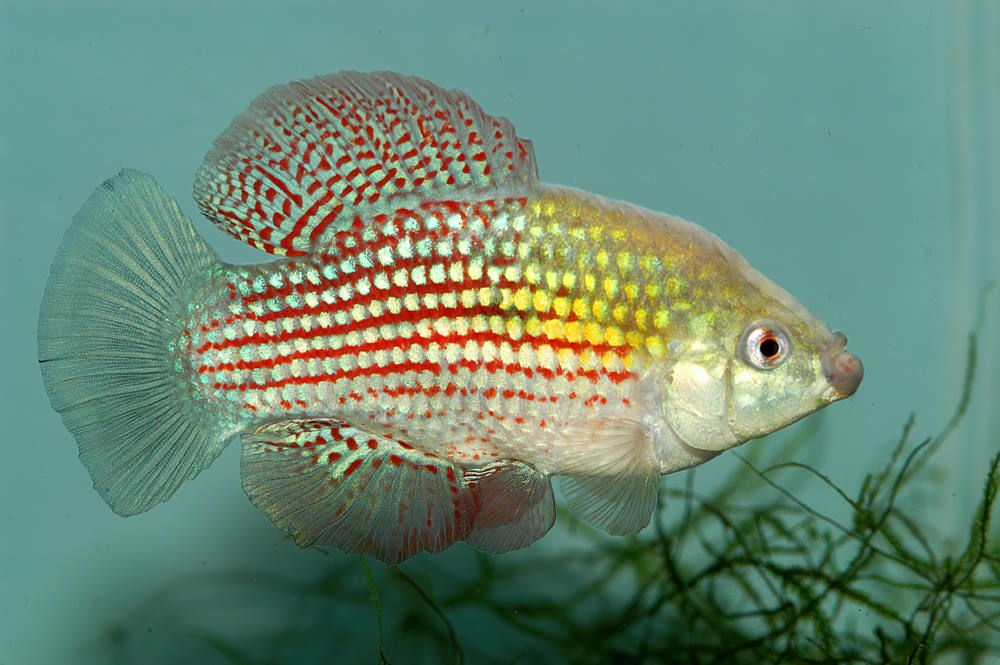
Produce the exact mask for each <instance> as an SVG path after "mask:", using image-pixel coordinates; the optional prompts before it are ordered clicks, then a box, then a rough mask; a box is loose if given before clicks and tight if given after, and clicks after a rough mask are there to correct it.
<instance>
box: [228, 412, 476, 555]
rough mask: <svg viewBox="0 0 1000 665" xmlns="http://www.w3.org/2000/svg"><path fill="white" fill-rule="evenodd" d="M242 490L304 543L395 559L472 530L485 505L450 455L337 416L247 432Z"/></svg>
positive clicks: (440, 547) (439, 545) (436, 549)
mask: <svg viewBox="0 0 1000 665" xmlns="http://www.w3.org/2000/svg"><path fill="white" fill-rule="evenodd" d="M243 489H244V490H245V491H246V493H247V495H248V496H249V497H250V500H251V501H252V502H253V503H254V505H256V506H257V507H258V508H260V509H261V510H262V511H264V513H265V514H267V516H268V517H269V518H270V519H271V521H272V522H274V524H275V525H276V526H278V527H279V528H280V529H282V530H284V531H285V532H286V533H288V534H289V535H291V536H292V537H293V538H294V539H295V542H296V543H298V544H299V545H300V546H302V547H305V546H307V545H312V544H315V545H324V546H333V547H337V548H340V549H342V550H344V551H346V552H356V553H362V554H368V555H371V556H374V557H377V558H379V559H381V560H382V561H385V562H386V563H390V564H391V563H398V562H400V561H402V560H404V559H406V558H409V557H411V556H413V555H415V554H417V553H419V552H422V551H428V552H440V551H441V550H443V549H445V548H447V547H448V546H450V545H451V544H452V543H454V542H455V541H458V540H462V539H464V538H465V537H466V536H467V535H469V533H470V531H471V529H472V522H473V520H474V519H475V514H476V510H477V499H476V497H475V495H474V493H473V492H471V491H470V490H469V489H468V487H466V486H465V484H464V482H463V478H462V476H461V470H460V469H456V468H455V467H453V466H452V465H451V464H450V463H449V462H447V461H446V460H443V459H441V458H439V457H436V456H434V455H431V454H428V453H424V452H421V451H420V450H418V449H417V448H414V447H413V446H410V445H409V444H407V443H404V442H401V441H397V440H394V439H391V438H389V437H387V436H382V435H377V434H373V433H370V432H367V431H364V430H362V429H360V428H357V427H354V426H352V425H350V424H348V423H345V422H342V421H339V420H332V419H329V420H328V419H311V420H284V421H278V422H274V423H269V424H267V425H264V426H262V427H260V428H258V429H256V430H254V431H251V432H249V433H246V434H244V435H243Z"/></svg>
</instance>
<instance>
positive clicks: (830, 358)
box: [820, 332, 865, 402]
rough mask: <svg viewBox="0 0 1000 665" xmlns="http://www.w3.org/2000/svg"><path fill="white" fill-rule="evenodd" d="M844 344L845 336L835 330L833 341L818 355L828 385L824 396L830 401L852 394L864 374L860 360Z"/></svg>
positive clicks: (845, 342) (845, 341)
mask: <svg viewBox="0 0 1000 665" xmlns="http://www.w3.org/2000/svg"><path fill="white" fill-rule="evenodd" d="M846 346H847V336H846V335H844V333H842V332H835V333H833V343H832V344H830V346H829V347H827V348H826V350H825V351H823V353H822V354H821V355H820V362H821V363H822V366H823V374H824V375H825V376H826V382H827V383H828V384H829V385H830V388H829V389H828V390H827V391H826V393H825V394H824V397H826V398H827V399H829V400H830V401H831V402H833V401H836V400H839V399H844V398H845V397H850V396H851V395H853V394H854V392H855V391H856V390H857V389H858V386H859V385H861V379H863V378H864V376H865V368H864V365H862V364H861V360H860V359H859V358H858V357H857V356H856V355H854V354H853V353H851V352H850V351H848V350H847V349H846V348H845V347H846Z"/></svg>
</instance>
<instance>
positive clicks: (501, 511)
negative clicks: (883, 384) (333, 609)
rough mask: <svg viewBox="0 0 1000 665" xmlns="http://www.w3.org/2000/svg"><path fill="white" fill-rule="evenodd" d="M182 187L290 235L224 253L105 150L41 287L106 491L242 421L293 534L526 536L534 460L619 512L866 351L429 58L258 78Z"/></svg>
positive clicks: (493, 544) (59, 396) (51, 374)
mask: <svg viewBox="0 0 1000 665" xmlns="http://www.w3.org/2000/svg"><path fill="white" fill-rule="evenodd" d="M195 198H196V200H197V201H198V203H199V206H200V207H201V209H202V211H203V212H205V214H206V215H207V216H208V217H209V218H210V219H212V220H213V221H216V222H217V223H219V224H220V225H221V226H222V227H223V228H224V229H225V230H226V231H227V232H229V233H231V234H232V235H234V236H236V237H238V238H240V239H242V240H245V241H247V242H249V243H250V244H252V245H254V246H256V247H258V248H260V249H263V250H264V251H267V252H270V253H272V254H277V255H284V258H281V259H278V260H276V261H272V262H270V263H265V264H260V265H253V266H233V265H228V264H225V263H223V262H221V261H220V260H218V258H217V257H215V256H214V254H213V253H212V252H211V250H210V249H208V248H207V246H205V245H204V243H203V241H201V240H200V239H199V238H197V237H196V236H194V233H193V229H191V228H190V223H189V222H187V220H186V219H184V218H183V215H182V214H181V213H180V212H179V210H178V209H177V208H176V204H175V203H174V202H173V201H172V199H170V198H169V197H168V196H167V195H166V194H165V193H163V192H162V190H159V188H158V186H157V185H156V184H155V183H154V182H153V181H152V179H151V178H149V177H148V176H145V175H143V174H139V173H137V172H123V173H122V174H120V175H119V176H117V177H116V178H115V179H112V180H110V181H108V182H107V183H105V185H104V186H102V188H99V189H98V191H97V192H96V193H95V195H94V196H93V197H92V199H91V201H90V202H88V204H87V205H85V207H84V209H83V210H82V211H81V213H80V214H79V215H78V218H77V220H76V221H75V223H74V227H73V228H71V231H70V233H69V234H68V235H67V240H66V241H64V245H63V248H61V250H60V255H59V256H57V258H56V262H55V264H54V267H53V276H52V277H51V278H50V281H49V284H48V286H47V290H46V298H45V300H44V301H43V306H42V313H41V316H40V323H39V357H40V360H41V361H42V363H43V364H42V368H43V376H44V377H45V379H46V386H47V388H48V390H49V393H50V396H51V397H52V400H53V405H54V406H55V408H56V409H57V410H59V411H61V412H62V413H63V417H64V419H65V420H66V422H67V426H68V427H69V429H70V430H71V431H73V432H74V434H75V435H76V436H77V440H78V443H79V444H80V449H81V458H82V459H83V461H84V464H85V465H86V466H87V467H88V469H89V470H90V471H91V474H92V476H93V477H94V480H95V486H96V487H97V489H98V490H99V491H100V492H101V493H102V495H103V496H104V497H105V499H106V500H107V501H108V502H109V504H110V505H111V506H112V508H114V509H115V510H117V511H118V512H120V513H123V514H132V513H135V512H141V511H142V510H145V509H148V508H149V507H151V506H152V505H155V504H156V503H158V502H160V501H162V500H164V499H166V498H167V497H169V496H170V494H172V493H173V491H174V490H176V488H177V486H179V484H180V483H181V482H183V480H184V479H186V478H188V477H191V476H193V475H195V474H196V473H197V472H198V471H199V470H200V469H201V468H203V467H204V466H207V464H208V463H210V462H211V460H212V459H214V457H215V456H216V455H217V454H218V452H219V451H220V450H221V448H222V446H224V444H225V442H226V441H228V440H230V439H232V438H235V437H240V438H241V439H242V444H243V447H244V461H243V477H244V488H245V489H246V491H247V493H248V495H249V496H250V498H251V500H252V501H254V503H255V504H256V505H258V506H259V507H261V508H262V509H263V510H264V511H265V512H266V513H267V514H268V515H269V516H270V517H271V519H272V520H273V521H274V522H275V523H276V524H277V525H278V526H279V527H281V528H283V529H284V530H286V531H288V532H289V533H291V534H292V535H293V536H294V537H295V538H296V540H297V542H299V543H300V544H302V545H306V544H312V543H319V544H326V545H332V546H337V547H340V548H342V549H345V550H347V551H360V552H364V553H370V554H373V555H375V556H379V557H380V558H382V559H383V560H385V561H388V562H396V561H400V560H402V559H405V558H406V557H408V556H411V555H412V554H415V553H417V552H419V551H422V550H430V551H439V550H441V549H443V548H445V547H447V546H448V545H450V544H451V543H452V542H455V541H456V540H466V541H468V542H470V543H472V544H473V545H475V546H477V547H479V548H480V549H484V550H486V551H492V552H501V551H507V550H509V549H514V548H517V547H522V546H524V545H526V544H528V543H530V542H532V541H533V540H535V539H537V538H538V537H540V536H541V535H542V534H544V533H545V532H546V531H547V530H548V528H549V527H551V525H552V522H553V520H554V503H553V499H552V491H551V485H550V478H551V477H553V476H559V477H561V478H562V479H563V489H564V493H565V495H566V497H567V500H568V503H569V506H570V508H571V509H572V510H574V512H576V513H578V514H579V515H581V516H582V517H583V518H585V519H587V520H588V521H590V522H591V523H593V524H595V525H596V526H599V527H601V528H604V529H605V530H607V531H609V532H611V533H631V532H635V531H638V530H639V529H641V528H642V527H644V526H645V525H646V524H647V523H648V521H649V517H650V515H651V512H652V509H653V506H654V504H655V500H656V490H657V486H658V479H659V476H660V475H661V474H664V473H669V472H672V471H677V470H680V469H684V468H687V467H690V466H693V465H695V464H699V463H701V462H704V461H706V460H708V459H710V458H712V457H714V456H715V455H717V454H718V453H719V452H721V451H722V450H725V449H727V448H730V447H733V446H735V445H738V444H740V443H742V442H744V441H746V440H748V439H752V438H756V437H759V436H763V435H764V434H767V433H769V432H771V431H773V430H775V429H778V428H780V427H783V426H785V425H787V424H789V423H790V422H794V421H795V420H797V419H799V418H801V417H803V416H805V415H808V414H809V413H811V412H813V411H815V410H816V409H818V408H821V407H823V406H825V405H826V404H829V403H831V402H833V401H836V400H837V399H841V398H843V397H846V396H848V395H849V394H851V393H853V392H854V390H855V389H856V388H857V385H858V383H859V382H860V379H861V371H862V370H861V365H860V362H859V361H857V359H856V358H855V357H854V356H853V355H852V354H850V353H849V352H847V351H846V350H845V349H844V345H845V343H846V340H845V339H844V338H843V336H842V335H840V334H839V333H833V332H832V331H831V330H830V329H829V328H828V327H827V326H826V325H825V324H824V323H822V322H821V321H820V320H819V319H817V318H816V317H815V316H814V315H813V314H811V313H810V312H809V311H808V310H807V309H806V308H805V307H804V306H802V305H801V304H799V303H798V302H797V301H796V300H795V299H794V298H792V297H791V296H790V295H788V294H787V293H786V292H785V291H784V290H782V289H781V288H780V287H778V286H776V285H775V284H773V283H772V282H770V281H769V280H767V278H765V277H763V276H762V275H760V273H758V272H757V271H755V270H754V269H753V268H752V267H750V266H749V264H747V263H746V261H744V260H743V259H742V257H740V256H739V255H738V254H737V253H736V252H735V251H734V250H732V249H731V248H729V247H728V246H727V245H726V244H725V243H723V242H722V241H721V240H719V239H718V238H716V237H715V236H714V235H712V234H711V233H709V232H708V231H706V230H704V229H702V228H701V227H699V226H697V225H694V224H692V223H689V222H686V221H684V220H681V219H678V218H676V217H671V216H669V215H665V214H662V213H657V212H653V211H650V210H646V209H642V208H639V207H636V206H633V205H630V204H626V203H622V202H616V201H610V200H607V199H604V198H601V197H599V196H595V195H592V194H588V193H585V192H580V191H576V190H572V189H568V188H562V187H556V186H552V185H547V184H544V183H542V182H540V181H539V180H538V178H537V174H536V171H535V166H534V155H533V150H532V147H531V144H530V143H529V142H527V141H525V140H523V139H520V138H518V137H517V136H516V134H515V133H514V130H513V127H512V126H511V125H510V123H509V122H507V121H506V120H504V119H502V118H500V119H498V118H493V117H491V116H488V115H486V114H485V113H484V112H483V111H482V110H481V109H480V108H479V107H478V106H477V105H475V103H474V102H472V101H471V100H469V99H468V98H467V97H465V96H464V95H462V94H461V93H457V92H447V91H443V90H441V89H440V88H437V87H436V86H433V85H432V84H430V83H427V82H426V81H421V80H419V79H412V78H407V77H401V76H398V75H392V74H371V75H360V74H339V75H333V76H329V77H323V78H320V79H314V80H312V81H307V82H302V83H296V84H292V85H290V86H283V87H278V88H274V89H272V90H271V91H269V92H268V93H265V95H263V96H262V97H261V98H259V99H258V100H256V101H255V102H254V104H252V105H251V108H250V109H249V110H248V111H247V113H246V114H244V115H243V116H241V117H240V118H238V119H237V120H236V121H235V122H234V123H233V125H232V126H231V127H230V129H229V130H227V132H226V133H224V134H223V136H222V137H220V139H219V140H218V141H217V142H216V145H215V146H214V148H213V150H212V151H211V152H210V153H209V155H208V157H206V160H205V163H204V164H203V166H202V168H201V170H200V171H199V174H198V177H197V179H196V183H195ZM137 219H138V220H140V221H141V223H139V224H136V220H137ZM109 220H110V221H109ZM122 236H124V237H126V238H130V239H132V240H133V242H132V243H131V245H132V249H131V253H130V252H129V251H124V250H122V249H121V247H120V246H119V245H118V244H117V243H118V242H120V240H121V237H122ZM85 252H89V253H90V254H92V255H96V256H97V257H98V259H97V260H96V261H94V262H92V263H87V262H84V261H81V259H80V258H79V257H80V256H81V255H82V254H83V253H85ZM102 257H103V258H102ZM93 302H97V303H98V305H97V306H90V307H88V303H93ZM102 303H110V304H113V305H115V306H117V307H118V309H114V308H103V309H102V306H101V304H102ZM122 305H124V309H122V307H121V306H122ZM119 322H121V323H123V324H124V327H116V324H117V323H119ZM109 326H111V329H109ZM80 329H83V330H89V331H95V330H96V331H98V335H97V336H98V344H97V345H96V347H97V348H94V347H88V348H86V349H84V348H81V346H80V345H79V343H78V342H77V341H75V340H76V339H78V337H76V336H75V332H76V331H78V330H80ZM102 335H103V338H102ZM102 339H103V343H102V341H101V340H102ZM102 344H103V345H102ZM123 347H131V351H130V350H128V348H126V349H125V350H123ZM137 363H138V364H137ZM86 376H90V377H91V381H89V382H88V381H86ZM95 394H96V395H97V397H98V399H95V398H94V395H95ZM95 404H96V405H98V406H100V407H101V408H100V411H97V410H96V409H95ZM140 407H141V408H140Z"/></svg>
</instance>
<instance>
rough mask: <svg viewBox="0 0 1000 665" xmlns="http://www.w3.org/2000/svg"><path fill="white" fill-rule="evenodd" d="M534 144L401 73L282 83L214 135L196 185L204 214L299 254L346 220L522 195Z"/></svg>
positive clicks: (464, 99)
mask: <svg viewBox="0 0 1000 665" xmlns="http://www.w3.org/2000/svg"><path fill="white" fill-rule="evenodd" d="M537 179H538V175H537V170H536V167H535V158H534V154H533V151H532V148H531V143H530V141H527V140H524V139H519V138H518V137H517V135H516V134H515V132H514V127H513V125H511V123H510V121H508V120H507V119H506V118H498V117H494V116H491V115H488V114H486V113H485V112H484V111H483V110H482V108H480V107H479V105H478V104H476V103H475V102H474V101H472V100H471V99H470V98H469V97H468V96H466V95H465V94H463V93H461V92H458V91H456V90H452V91H447V90H444V89H442V88H440V87H438V86H436V85H434V84H433V83H430V82H429V81H425V80H423V79H419V78H414V77H408V76H401V75H399V74H393V73H390V72H376V73H371V74H362V73H358V72H341V73H338V74H331V75H328V76H321V77H319V78H314V79H311V80H308V81H299V82H294V83H290V84H288V85H280V86H276V87H273V88H271V89H270V90H268V91H267V92H265V93H264V94H263V95H261V96H260V97H257V99H255V100H254V101H253V102H252V103H251V104H250V108H249V109H247V111H246V112H245V113H243V114H242V115H240V116H239V117H238V118H236V120H234V121H233V123H232V125H230V126H229V128H228V129H226V131H225V132H223V134H222V135H221V136H220V137H219V138H218V139H217V140H216V141H215V144H214V145H213V147H212V149H211V150H210V151H209V153H208V155H207V156H206V157H205V161H204V162H203V163H202V165H201V168H200V169H199V170H198V174H197V176H196V178H195V183H194V197H195V200H196V201H197V202H198V206H199V207H200V208H201V210H202V212H203V213H204V214H205V215H206V216H207V217H208V218H209V219H211V220H213V221H214V222H215V223H217V224H218V225H219V226H221V227H222V229H223V230H224V231H226V233H229V234H230V235H232V236H235V237H236V238H238V239H240V240H243V241H244V242H247V243H249V244H251V245H253V246H255V247H258V248H259V249H263V250H264V251H266V252H270V253H272V254H280V255H288V256H299V255H303V254H307V253H309V252H310V251H311V250H313V249H316V248H320V249H322V248H323V247H324V246H325V245H324V239H325V238H326V237H330V236H331V235H332V233H326V232H327V231H328V230H329V231H332V230H333V229H334V228H335V227H337V226H338V224H339V225H343V224H350V223H351V222H353V220H354V219H355V217H361V218H362V219H366V218H371V217H374V216H375V215H376V214H379V213H387V212H392V211H393V210H396V209H399V208H401V207H413V206H415V205H416V204H419V202H421V201H430V200H442V199H450V198H469V196H470V195H471V194H472V193H474V192H476V191H484V192H492V191H497V190H503V191H506V192H515V191H516V192H517V193H523V191H524V190H525V189H526V188H530V187H531V186H532V185H533V184H534V183H536V182H537Z"/></svg>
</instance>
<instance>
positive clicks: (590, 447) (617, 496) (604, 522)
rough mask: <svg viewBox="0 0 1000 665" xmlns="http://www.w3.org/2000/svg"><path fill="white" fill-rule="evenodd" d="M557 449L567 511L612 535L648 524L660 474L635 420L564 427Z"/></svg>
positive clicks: (627, 532) (594, 421)
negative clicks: (563, 433)
mask: <svg viewBox="0 0 1000 665" xmlns="http://www.w3.org/2000/svg"><path fill="white" fill-rule="evenodd" d="M560 448H561V450H562V451H563V452H562V464H561V466H560V470H559V480H560V487H561V488H562V492H563V496H564V497H565V499H566V504H567V507H568V508H569V509H570V511H571V512H572V513H573V514H575V515H577V516H578V517H580V518H581V519H583V520H585V521H586V522H588V523H590V524H592V525H594V526H596V527H598V528H600V529H603V530H605V531H607V532H608V533H611V534H615V535H623V534H629V533H638V532H639V531H641V530H642V529H643V528H645V527H646V526H647V525H648V524H649V520H650V518H651V517H652V515H653V509H654V508H655V507H656V496H657V493H658V491H659V483H660V473H659V467H658V465H657V462H656V458H655V455H654V453H653V450H652V447H651V446H650V444H649V442H648V440H647V438H646V432H645V429H644V428H643V426H642V424H641V423H638V422H635V421H632V420H614V419H603V418H602V419H597V420H593V421H590V422H587V423H584V424H582V425H579V426H576V427H574V428H572V429H571V430H569V431H567V432H566V433H565V440H564V443H563V445H562V446H560Z"/></svg>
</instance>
